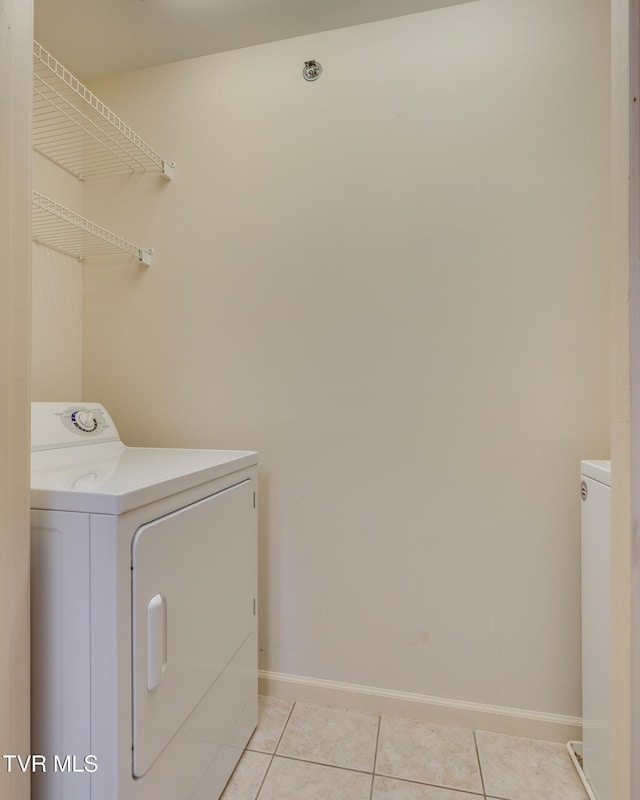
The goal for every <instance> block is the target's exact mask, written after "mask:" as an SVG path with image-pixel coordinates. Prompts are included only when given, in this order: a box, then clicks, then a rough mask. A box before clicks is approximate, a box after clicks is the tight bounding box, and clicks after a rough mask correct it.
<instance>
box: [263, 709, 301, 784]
mask: <svg viewBox="0 0 640 800" xmlns="http://www.w3.org/2000/svg"><path fill="white" fill-rule="evenodd" d="M295 707H296V704H295V701H294V703H293V705H292V706H291V710H290V711H289V715H288V716H287V719H286V721H285V723H284V725H283V726H282V732H281V733H280V736H279V737H278V741H277V742H276V746H275V747H274V748H273V753H271V759H270V760H269V766H268V767H267V768H266V770H265V772H264V775H263V776H262V780H261V781H260V786H258V791H257V792H256V795H255V799H254V800H258V798H259V797H260V792H261V791H262V787H263V786H264V782H265V781H266V780H267V775H268V774H269V772H270V770H271V765H272V764H273V759H274V758H275V757H276V752H277V750H278V747H280V742H281V741H282V737H283V736H284V732H285V730H286V728H287V725H288V724H289V720H290V719H291V715H292V714H293V709H294V708H295Z"/></svg>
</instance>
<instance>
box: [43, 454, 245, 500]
mask: <svg viewBox="0 0 640 800" xmlns="http://www.w3.org/2000/svg"><path fill="white" fill-rule="evenodd" d="M257 463H258V456H257V453H254V452H250V451H244V450H182V449H165V448H156V447H126V446H125V445H124V444H122V442H120V441H117V442H104V443H103V444H93V445H85V446H84V447H65V448H62V449H60V450H42V451H37V452H33V453H32V454H31V508H42V509H50V510H54V511H81V512H86V513H90V514H91V513H93V514H123V513H125V512H126V511H131V510H132V509H134V508H138V507H140V506H142V505H146V504H147V503H152V502H154V501H155V500H161V499H162V498H164V497H169V496H170V495H172V494H175V493H176V492H181V491H183V490H185V489H190V488H191V487H193V486H199V485H200V484H202V483H206V482H207V481H211V480H215V479H216V478H220V477H222V476H224V475H228V474H230V473H232V472H236V471H238V470H241V469H245V468H246V467H250V466H254V465H255V464H257Z"/></svg>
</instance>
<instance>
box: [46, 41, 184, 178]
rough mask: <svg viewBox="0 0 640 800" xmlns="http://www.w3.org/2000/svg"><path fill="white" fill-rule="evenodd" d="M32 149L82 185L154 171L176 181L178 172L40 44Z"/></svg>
mask: <svg viewBox="0 0 640 800" xmlns="http://www.w3.org/2000/svg"><path fill="white" fill-rule="evenodd" d="M33 148H34V150H36V152H38V153H41V154H42V155H43V156H45V157H46V158H48V159H49V160H50V161H53V162H54V163H55V164H57V165H58V166H59V167H62V168H63V169H64V170H66V171H67V172H70V173H71V174H72V175H75V177H76V178H78V180H85V179H91V178H99V177H106V176H110V175H125V174H131V173H135V172H147V171H149V170H152V171H156V172H160V173H162V175H163V176H164V177H165V178H167V179H171V178H172V177H173V170H174V166H175V165H174V164H173V162H170V161H165V160H163V159H162V158H161V157H160V156H159V155H158V153H156V152H155V150H153V149H152V148H151V147H149V145H148V144H147V143H146V142H145V141H144V140H143V139H141V138H140V137H139V136H138V134H137V133H135V132H134V131H133V130H132V129H131V128H130V127H129V126H128V125H126V124H125V123H124V122H123V121H122V120H121V119H120V118H119V117H118V116H116V114H114V113H113V111H111V110H110V109H109V108H107V106H105V104H104V103H103V102H102V101H101V100H99V99H98V98H97V97H96V96H95V95H94V94H93V93H92V92H91V91H90V90H89V89H87V87H86V86H84V85H83V84H82V83H80V81H79V80H78V79H77V78H75V77H74V76H73V75H72V74H71V73H70V72H69V70H68V69H66V68H65V67H63V66H62V64H60V62H58V61H57V60H56V59H55V58H54V57H53V56H52V55H51V54H50V53H49V52H47V50H45V49H44V47H42V45H40V44H38V42H35V41H34V43H33Z"/></svg>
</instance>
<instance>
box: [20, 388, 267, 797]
mask: <svg viewBox="0 0 640 800" xmlns="http://www.w3.org/2000/svg"><path fill="white" fill-rule="evenodd" d="M256 492H257V455H256V453H253V452H240V451H221V450H178V449H160V448H136V447H126V446H125V445H124V444H123V443H122V442H121V441H120V439H119V436H118V433H117V431H116V428H115V425H114V424H113V421H112V420H111V418H110V417H109V415H108V414H107V412H106V410H105V409H104V408H103V407H102V406H100V405H98V404H73V403H34V404H33V406H32V465H31V506H32V512H31V537H32V672H33V678H32V751H31V752H32V755H34V756H39V757H40V758H37V759H33V760H32V764H31V769H32V771H33V780H32V797H33V800H204V799H205V798H206V800H214V799H215V798H217V797H218V796H219V795H220V794H221V792H222V790H223V789H224V786H225V783H226V782H227V780H228V778H229V776H230V774H231V772H232V771H233V768H234V766H235V764H236V762H237V760H238V758H239V757H240V755H241V753H242V750H243V748H244V746H245V744H246V743H247V741H248V739H249V737H250V735H251V733H252V732H253V729H254V728H255V725H256V722H257V642H256V583H257V524H256V519H257V511H256ZM45 770H46V771H45Z"/></svg>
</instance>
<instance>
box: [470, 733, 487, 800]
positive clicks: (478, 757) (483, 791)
mask: <svg viewBox="0 0 640 800" xmlns="http://www.w3.org/2000/svg"><path fill="white" fill-rule="evenodd" d="M473 743H474V744H475V746H476V758H477V759H478V770H479V772H480V783H481V784H482V794H483V795H484V796H485V797H486V796H487V787H486V786H485V785H484V775H483V773H482V761H480V748H479V747H478V737H477V736H476V731H474V732H473Z"/></svg>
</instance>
